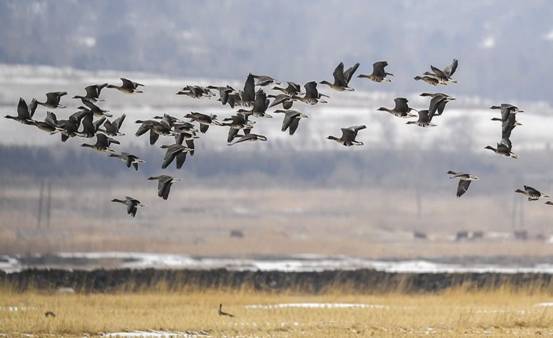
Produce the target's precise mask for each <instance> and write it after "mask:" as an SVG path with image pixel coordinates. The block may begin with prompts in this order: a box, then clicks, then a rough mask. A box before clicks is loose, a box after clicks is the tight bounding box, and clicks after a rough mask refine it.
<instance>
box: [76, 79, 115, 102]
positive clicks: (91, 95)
mask: <svg viewBox="0 0 553 338" xmlns="http://www.w3.org/2000/svg"><path fill="white" fill-rule="evenodd" d="M107 86H108V84H107V83H102V84H95V85H91V86H88V87H85V89H84V90H85V91H86V95H85V96H81V95H75V96H73V98H74V99H81V100H84V99H86V100H90V101H99V98H100V92H101V91H102V89H104V88H105V87H107Z"/></svg>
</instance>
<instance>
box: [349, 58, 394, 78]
mask: <svg viewBox="0 0 553 338" xmlns="http://www.w3.org/2000/svg"><path fill="white" fill-rule="evenodd" d="M386 66H388V62H386V61H378V62H375V63H373V72H372V73H371V74H368V75H366V74H359V75H358V76H357V77H358V78H365V79H369V80H372V81H374V82H382V81H384V80H386V81H387V82H391V80H390V79H386V77H387V76H394V74H392V73H388V72H386V70H384V68H385V67H386Z"/></svg>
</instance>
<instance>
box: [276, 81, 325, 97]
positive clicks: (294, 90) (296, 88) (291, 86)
mask: <svg viewBox="0 0 553 338" xmlns="http://www.w3.org/2000/svg"><path fill="white" fill-rule="evenodd" d="M286 83H287V84H288V85H287V86H286V88H283V87H279V86H274V87H273V90H278V91H280V92H282V93H283V94H287V95H290V96H292V95H297V94H299V93H300V92H301V87H300V85H299V84H297V83H294V82H290V81H289V82H286ZM315 83H316V82H315Z"/></svg>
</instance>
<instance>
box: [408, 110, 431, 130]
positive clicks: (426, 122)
mask: <svg viewBox="0 0 553 338" xmlns="http://www.w3.org/2000/svg"><path fill="white" fill-rule="evenodd" d="M418 114H419V118H418V120H416V121H407V122H406V124H416V125H417V126H419V127H423V128H424V127H435V126H436V125H435V124H433V123H431V122H432V115H430V112H429V111H428V110H426V109H425V110H419V111H418Z"/></svg>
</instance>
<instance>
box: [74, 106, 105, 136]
mask: <svg viewBox="0 0 553 338" xmlns="http://www.w3.org/2000/svg"><path fill="white" fill-rule="evenodd" d="M93 116H94V115H93V114H92V112H87V114H86V115H84V117H83V118H82V120H81V123H82V125H83V129H82V131H80V132H79V136H83V137H94V136H95V135H96V132H97V131H98V130H99V128H100V126H101V125H102V123H104V122H105V121H106V118H105V117H102V118H100V119H98V120H96V121H94V120H93Z"/></svg>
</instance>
